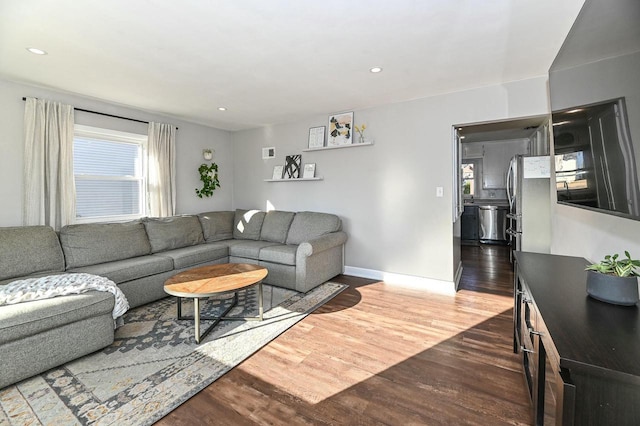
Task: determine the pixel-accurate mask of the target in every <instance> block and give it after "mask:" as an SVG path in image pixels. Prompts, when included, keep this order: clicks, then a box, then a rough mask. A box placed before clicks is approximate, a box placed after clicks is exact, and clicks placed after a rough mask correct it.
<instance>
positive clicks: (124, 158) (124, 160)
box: [73, 125, 147, 222]
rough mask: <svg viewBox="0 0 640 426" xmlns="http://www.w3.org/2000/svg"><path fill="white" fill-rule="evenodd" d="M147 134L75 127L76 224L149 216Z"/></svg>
mask: <svg viewBox="0 0 640 426" xmlns="http://www.w3.org/2000/svg"><path fill="white" fill-rule="evenodd" d="M146 146H147V135H139V134H133V133H125V132H118V131H115V130H108V129H100V128H96V127H88V126H81V125H76V126H75V128H74V138H73V174H74V179H75V185H76V222H97V221H103V220H128V219H135V218H139V217H142V216H144V215H145V213H146V195H145V194H146V160H145V157H146V156H145V153H146Z"/></svg>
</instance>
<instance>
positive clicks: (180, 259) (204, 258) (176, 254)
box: [156, 243, 229, 269]
mask: <svg viewBox="0 0 640 426" xmlns="http://www.w3.org/2000/svg"><path fill="white" fill-rule="evenodd" d="M228 255H229V247H228V246H227V245H226V244H220V243H210V244H200V245H197V246H191V247H182V248H179V249H175V250H169V251H163V252H162V253H158V254H157V255H156V256H161V257H168V258H170V259H172V260H173V267H174V269H180V268H188V267H190V266H193V265H197V264H199V263H205V262H211V261H214V260H218V259H220V258H223V257H227V256H228Z"/></svg>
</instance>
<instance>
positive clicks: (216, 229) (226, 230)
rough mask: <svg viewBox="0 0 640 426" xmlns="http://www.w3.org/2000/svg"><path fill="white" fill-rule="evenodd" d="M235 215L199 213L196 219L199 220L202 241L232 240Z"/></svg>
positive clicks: (228, 213) (227, 213) (228, 212)
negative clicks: (202, 236)
mask: <svg viewBox="0 0 640 426" xmlns="http://www.w3.org/2000/svg"><path fill="white" fill-rule="evenodd" d="M235 215H236V214H235V212H231V211H222V212H206V213H200V214H199V215H198V219H200V225H202V233H203V235H204V240H205V241H207V242H211V241H222V240H229V239H231V238H233V220H234V218H235Z"/></svg>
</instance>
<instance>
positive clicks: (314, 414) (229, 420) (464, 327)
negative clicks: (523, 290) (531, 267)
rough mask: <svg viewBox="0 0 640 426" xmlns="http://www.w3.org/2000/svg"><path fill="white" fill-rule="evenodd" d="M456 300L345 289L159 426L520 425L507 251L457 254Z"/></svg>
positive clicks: (523, 407) (368, 286)
mask: <svg viewBox="0 0 640 426" xmlns="http://www.w3.org/2000/svg"><path fill="white" fill-rule="evenodd" d="M462 251H463V253H462V254H463V265H464V270H463V273H462V278H461V282H460V288H459V291H458V292H457V294H456V296H455V297H450V296H444V295H439V294H434V293H429V292H426V291H424V290H421V289H416V288H408V287H402V286H397V285H393V284H392V283H382V282H377V281H373V280H366V279H362V278H355V277H349V276H339V277H336V279H335V280H336V281H340V282H344V283H345V284H348V285H349V288H348V289H347V290H345V291H344V292H343V293H341V294H340V295H338V296H337V297H336V298H334V299H333V300H331V301H330V302H329V303H327V304H325V305H323V306H322V307H320V308H319V309H317V310H316V311H315V312H314V313H313V314H311V315H309V316H308V317H307V318H305V319H304V320H303V321H301V322H300V323H298V324H296V325H295V326H294V327H292V328H291V329H289V330H288V331H287V332H285V333H284V334H282V335H281V336H279V337H278V338H277V339H275V340H274V341H273V342H271V343H270V344H268V345H267V346H265V347H264V348H262V349H261V350H260V351H258V352H257V353H256V354H254V355H253V356H252V357H250V358H249V359H247V360H246V361H245V362H243V363H242V364H240V365H239V366H237V367H236V368H234V369H233V370H232V371H230V372H229V373H227V374H226V375H225V376H223V377H222V378H220V379H219V380H217V381H216V382H214V383H213V384H211V385H210V386H208V387H207V388H206V389H204V390H203V391H202V392H200V393H199V394H197V395H196V396H194V397H193V398H191V399H190V400H189V401H187V402H186V403H184V404H183V405H182V406H180V407H178V408H177V409H176V410H174V411H173V412H172V413H170V414H169V415H168V416H166V417H165V418H164V419H162V420H160V421H159V422H158V424H159V425H181V424H191V425H193V424H274V425H275V424H293V425H309V424H312V425H329V424H331V425H335V424H350V425H358V424H361V425H376V424H380V425H396V424H403V425H404V424H407V425H409V424H414V425H418V424H427V425H439V424H442V425H450V424H467V425H503V424H504V425H527V424H530V418H529V410H530V403H529V399H528V396H527V393H526V390H525V386H524V382H523V377H522V370H521V367H520V364H519V359H518V357H517V356H516V355H514V354H513V353H512V350H511V348H512V342H511V336H512V331H511V327H512V318H511V309H512V303H513V302H512V297H513V295H512V291H513V290H512V285H513V284H512V282H513V281H512V280H513V274H512V271H511V264H510V263H509V258H508V248H507V247H499V246H482V245H481V246H475V247H463V250H462Z"/></svg>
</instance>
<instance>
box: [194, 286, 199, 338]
mask: <svg viewBox="0 0 640 426" xmlns="http://www.w3.org/2000/svg"><path fill="white" fill-rule="evenodd" d="M193 322H194V325H195V334H196V343H200V299H198V298H197V297H194V299H193Z"/></svg>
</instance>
